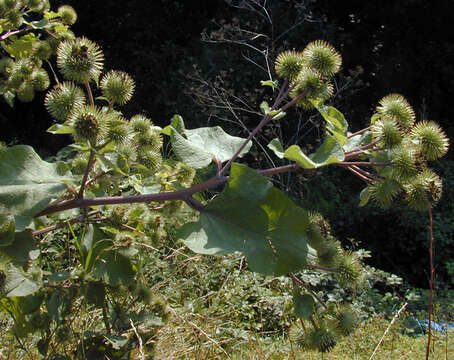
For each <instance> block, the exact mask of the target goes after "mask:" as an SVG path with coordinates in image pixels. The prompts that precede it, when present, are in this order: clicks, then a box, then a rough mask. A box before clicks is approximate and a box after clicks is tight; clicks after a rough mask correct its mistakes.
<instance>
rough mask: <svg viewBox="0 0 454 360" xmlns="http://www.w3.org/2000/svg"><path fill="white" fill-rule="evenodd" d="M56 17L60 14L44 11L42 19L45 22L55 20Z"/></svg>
mask: <svg viewBox="0 0 454 360" xmlns="http://www.w3.org/2000/svg"><path fill="white" fill-rule="evenodd" d="M58 17H60V14H59V13H56V12H54V11H46V12H45V13H44V18H45V19H47V20H51V19H55V18H58Z"/></svg>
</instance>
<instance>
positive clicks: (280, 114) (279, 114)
mask: <svg viewBox="0 0 454 360" xmlns="http://www.w3.org/2000/svg"><path fill="white" fill-rule="evenodd" d="M275 111H277V113H276V115H274V114H273V113H274V111H271V112H270V115H272V116H273V117H272V118H271V119H272V120H280V119H282V118H284V117H285V115H287V113H286V112H285V111H281V110H275Z"/></svg>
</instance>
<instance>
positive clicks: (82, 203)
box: [35, 177, 228, 217]
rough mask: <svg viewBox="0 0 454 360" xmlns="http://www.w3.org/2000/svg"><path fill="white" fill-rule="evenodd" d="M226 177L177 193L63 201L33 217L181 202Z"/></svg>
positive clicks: (219, 183)
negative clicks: (85, 210) (117, 206)
mask: <svg viewBox="0 0 454 360" xmlns="http://www.w3.org/2000/svg"><path fill="white" fill-rule="evenodd" d="M227 180H228V177H215V178H212V179H210V180H208V181H206V182H204V183H201V184H198V185H195V186H193V187H191V188H189V189H184V190H177V191H166V192H162V193H159V194H146V195H132V196H110V197H98V198H77V199H72V200H68V201H64V202H61V203H58V204H55V205H51V206H49V207H47V208H46V209H44V210H43V211H41V212H40V213H38V214H36V215H35V217H40V216H44V215H49V214H53V213H56V212H60V211H64V210H69V209H75V208H87V207H90V206H97V205H115V204H133V203H142V202H151V201H167V200H183V201H186V200H187V198H188V197H189V196H191V195H193V194H195V193H197V192H200V191H204V190H208V189H210V188H213V187H216V186H218V185H221V184H223V183H225V182H226V181H227Z"/></svg>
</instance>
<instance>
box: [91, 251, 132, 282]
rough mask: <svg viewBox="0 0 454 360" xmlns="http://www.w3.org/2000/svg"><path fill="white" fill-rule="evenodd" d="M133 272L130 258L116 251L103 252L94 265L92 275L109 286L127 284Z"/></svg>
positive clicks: (130, 280)
mask: <svg viewBox="0 0 454 360" xmlns="http://www.w3.org/2000/svg"><path fill="white" fill-rule="evenodd" d="M135 274H136V273H135V271H134V268H133V266H132V264H131V260H130V259H129V258H128V257H126V256H124V255H122V254H120V253H119V252H118V251H106V252H104V253H103V254H102V256H101V258H100V259H99V260H98V261H97V262H96V264H95V267H94V275H95V276H96V277H97V278H98V279H100V280H103V281H105V282H106V283H108V284H109V285H111V286H118V285H126V286H128V285H129V284H130V283H131V282H132V281H133V280H134V276H135Z"/></svg>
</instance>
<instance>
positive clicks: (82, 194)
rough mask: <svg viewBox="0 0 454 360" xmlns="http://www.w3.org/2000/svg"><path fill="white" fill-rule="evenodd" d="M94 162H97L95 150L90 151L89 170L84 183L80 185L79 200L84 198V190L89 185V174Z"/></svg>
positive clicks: (86, 172) (86, 170)
mask: <svg viewBox="0 0 454 360" xmlns="http://www.w3.org/2000/svg"><path fill="white" fill-rule="evenodd" d="M94 162H95V152H94V151H93V150H90V157H89V158H88V163H87V168H86V169H85V173H84V177H83V179H82V183H81V184H80V190H79V194H77V198H78V199H83V198H84V190H85V186H86V185H87V179H88V174H89V173H90V170H91V168H92V166H93V164H94Z"/></svg>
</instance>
